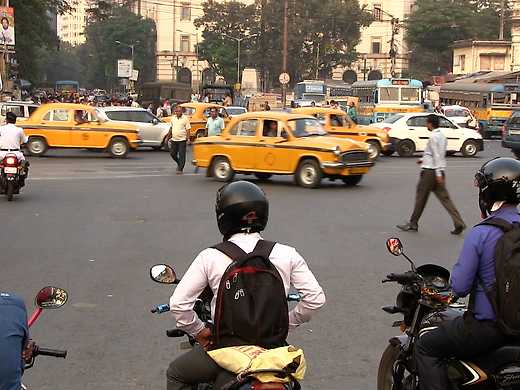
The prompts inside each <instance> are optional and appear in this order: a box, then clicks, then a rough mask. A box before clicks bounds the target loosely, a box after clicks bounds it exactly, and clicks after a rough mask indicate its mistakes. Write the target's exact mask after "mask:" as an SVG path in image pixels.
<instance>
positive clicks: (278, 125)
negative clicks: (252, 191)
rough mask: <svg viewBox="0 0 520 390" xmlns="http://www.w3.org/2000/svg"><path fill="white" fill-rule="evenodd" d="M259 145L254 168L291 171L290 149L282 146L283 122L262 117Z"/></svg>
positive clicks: (285, 136)
mask: <svg viewBox="0 0 520 390" xmlns="http://www.w3.org/2000/svg"><path fill="white" fill-rule="evenodd" d="M260 130H261V134H260V142H259V143H260V145H259V147H258V151H257V159H256V166H255V169H257V170H259V171H268V172H289V173H290V172H291V168H292V164H291V161H294V160H293V158H292V156H291V153H293V152H294V150H291V149H289V148H287V147H284V144H285V141H286V139H287V130H286V129H285V125H284V122H282V121H276V120H270V119H264V120H263V121H262V123H261V127H260Z"/></svg>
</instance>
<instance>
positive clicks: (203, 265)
mask: <svg viewBox="0 0 520 390" xmlns="http://www.w3.org/2000/svg"><path fill="white" fill-rule="evenodd" d="M215 211H216V216H217V222H218V227H219V230H220V232H221V233H222V235H223V236H224V240H229V241H231V242H233V243H234V244H236V245H238V246H239V247H240V248H242V249H243V250H244V251H245V252H247V253H250V252H251V251H253V249H254V247H255V246H256V244H257V242H258V241H259V240H261V239H262V238H261V236H260V233H259V232H261V231H263V230H264V229H265V227H266V225H267V220H268V214H269V213H268V211H269V204H268V200H267V198H266V196H265V194H264V192H263V191H262V190H261V189H260V188H259V187H258V186H256V185H255V184H253V183H250V182H246V181H237V182H234V183H230V184H227V185H225V186H224V187H222V188H221V189H220V190H219V191H218V192H217V199H216V205H215ZM252 214H254V215H255V217H256V218H254V219H253V218H250V216H251V215H252ZM269 260H270V261H271V262H272V263H273V265H274V266H275V267H276V268H277V270H278V271H279V273H280V275H281V277H282V280H283V284H284V287H285V292H286V294H287V293H288V292H289V288H290V287H291V286H292V287H294V288H295V289H296V290H297V291H298V292H299V293H300V295H301V302H300V303H299V304H298V305H296V307H295V308H294V309H293V310H291V311H290V313H289V328H290V329H294V328H296V327H297V326H299V325H301V324H303V323H304V322H307V321H309V320H310V318H311V316H312V314H314V312H315V311H316V310H317V309H319V308H320V307H322V306H323V305H324V304H325V294H324V293H323V290H322V288H321V287H320V285H319V284H318V282H317V280H316V278H315V277H314V275H313V274H312V272H311V271H310V270H309V267H308V266H307V263H306V262H305V260H304V259H303V258H302V257H301V256H300V254H299V253H298V252H297V251H296V250H295V249H294V248H292V247H289V246H286V245H282V244H276V245H275V247H274V249H273V251H272V252H271V255H270V257H269ZM230 263H231V259H230V258H229V257H227V256H226V255H224V254H223V253H221V252H220V251H218V250H216V249H213V248H208V249H205V250H203V251H202V252H201V253H200V254H199V255H198V256H197V257H196V258H195V260H194V261H193V263H192V264H191V266H190V267H189V269H188V271H187V272H186V274H185V275H184V276H183V278H182V280H181V281H180V283H179V285H178V286H177V288H176V290H175V292H174V293H173V295H172V297H171V299H170V308H171V311H172V312H173V313H174V315H175V317H176V319H177V327H178V328H179V329H182V330H184V331H186V332H188V333H189V334H191V335H193V336H194V337H195V338H196V340H197V341H198V343H199V345H198V346H196V347H195V348H194V349H192V350H191V351H190V352H187V353H186V354H184V355H182V356H180V357H178V358H177V359H176V360H174V361H173V362H172V363H171V364H170V366H169V368H168V370H167V389H168V390H187V389H195V388H196V387H197V384H199V383H214V382H217V383H216V385H215V388H220V387H219V386H218V383H221V381H222V382H224V383H225V382H228V381H229V376H227V377H226V372H225V371H223V370H222V369H221V368H219V367H218V366H217V365H216V364H215V362H214V361H213V360H212V359H211V358H210V357H209V355H208V354H207V353H206V352H205V350H207V349H208V347H209V346H210V345H211V330H210V329H209V328H208V327H206V325H205V324H204V322H202V321H201V320H200V319H199V318H198V317H197V315H196V313H195V312H194V311H193V305H194V304H195V300H196V299H197V297H199V295H200V294H201V293H202V292H203V290H204V289H205V288H206V286H209V287H210V289H211V290H212V292H213V300H212V302H211V312H212V316H214V313H215V298H216V297H217V293H218V287H219V284H220V280H221V278H222V275H223V274H224V272H225V271H226V268H227V267H228V265H229V264H230ZM227 375H229V374H227ZM223 378H224V379H223Z"/></svg>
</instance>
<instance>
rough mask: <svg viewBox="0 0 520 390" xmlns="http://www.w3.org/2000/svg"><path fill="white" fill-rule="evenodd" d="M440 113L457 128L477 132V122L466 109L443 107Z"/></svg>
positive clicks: (461, 107)
mask: <svg viewBox="0 0 520 390" xmlns="http://www.w3.org/2000/svg"><path fill="white" fill-rule="evenodd" d="M442 112H443V113H444V116H445V117H446V118H448V119H449V120H451V121H453V122H455V123H456V124H458V125H459V126H461V127H469V128H471V129H476V130H478V121H477V119H476V118H475V117H474V116H473V114H472V113H471V111H470V110H469V109H468V108H466V107H463V106H443V107H442Z"/></svg>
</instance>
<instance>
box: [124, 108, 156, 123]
mask: <svg viewBox="0 0 520 390" xmlns="http://www.w3.org/2000/svg"><path fill="white" fill-rule="evenodd" d="M154 118H155V117H154V116H153V115H152V114H150V113H149V112H147V111H130V121H131V122H140V123H152V122H153V120H154Z"/></svg>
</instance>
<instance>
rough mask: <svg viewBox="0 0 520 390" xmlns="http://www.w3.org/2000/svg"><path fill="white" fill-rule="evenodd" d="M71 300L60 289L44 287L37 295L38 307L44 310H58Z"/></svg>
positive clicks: (65, 292)
mask: <svg viewBox="0 0 520 390" xmlns="http://www.w3.org/2000/svg"><path fill="white" fill-rule="evenodd" d="M68 299H69V294H68V293H67V291H65V290H64V289H62V288H59V287H52V286H48V287H44V288H42V289H41V290H40V291H39V292H38V294H37V295H36V305H38V307H40V308H42V309H57V308H59V307H62V306H63V305H64V304H65V303H67V300H68Z"/></svg>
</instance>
